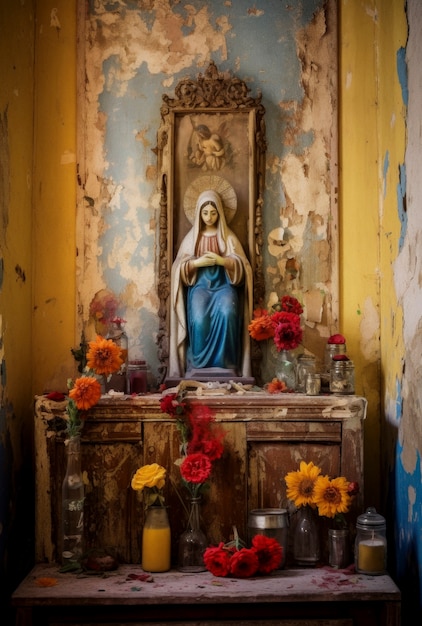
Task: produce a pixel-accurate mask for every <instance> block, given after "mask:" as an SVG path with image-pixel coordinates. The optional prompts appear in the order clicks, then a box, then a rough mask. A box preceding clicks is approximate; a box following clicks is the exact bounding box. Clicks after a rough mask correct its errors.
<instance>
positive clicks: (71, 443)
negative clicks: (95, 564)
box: [61, 435, 84, 565]
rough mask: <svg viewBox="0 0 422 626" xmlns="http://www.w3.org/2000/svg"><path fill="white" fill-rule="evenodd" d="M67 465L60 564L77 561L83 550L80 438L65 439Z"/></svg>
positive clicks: (63, 496) (63, 485)
mask: <svg viewBox="0 0 422 626" xmlns="http://www.w3.org/2000/svg"><path fill="white" fill-rule="evenodd" d="M66 451H67V467H66V474H65V477H64V480H63V484H62V546H61V548H62V564H63V565H66V564H69V563H78V562H79V561H80V559H81V557H82V552H83V536H84V535H83V533H84V485H83V481H82V470H81V439H80V436H79V435H77V436H75V437H70V439H68V440H67V441H66Z"/></svg>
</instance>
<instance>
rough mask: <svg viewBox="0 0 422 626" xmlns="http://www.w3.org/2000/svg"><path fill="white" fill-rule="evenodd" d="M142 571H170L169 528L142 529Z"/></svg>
mask: <svg viewBox="0 0 422 626" xmlns="http://www.w3.org/2000/svg"><path fill="white" fill-rule="evenodd" d="M142 569H144V570H145V571H146V572H167V571H168V570H169V569H170V528H148V527H144V530H143V533H142Z"/></svg>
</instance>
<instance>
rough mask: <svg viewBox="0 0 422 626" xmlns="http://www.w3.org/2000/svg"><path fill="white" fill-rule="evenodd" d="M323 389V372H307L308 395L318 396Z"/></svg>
mask: <svg viewBox="0 0 422 626" xmlns="http://www.w3.org/2000/svg"><path fill="white" fill-rule="evenodd" d="M320 391H321V374H307V376H306V388H305V393H306V395H307V396H318V395H319V393H320Z"/></svg>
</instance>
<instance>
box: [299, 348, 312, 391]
mask: <svg viewBox="0 0 422 626" xmlns="http://www.w3.org/2000/svg"><path fill="white" fill-rule="evenodd" d="M315 372H316V360H315V357H314V356H312V355H311V354H301V355H300V357H299V358H298V360H297V368H296V391H297V392H298V393H305V392H306V377H307V376H308V374H315Z"/></svg>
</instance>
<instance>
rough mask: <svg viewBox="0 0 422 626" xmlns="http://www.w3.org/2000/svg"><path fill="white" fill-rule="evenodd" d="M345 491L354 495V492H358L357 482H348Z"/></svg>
mask: <svg viewBox="0 0 422 626" xmlns="http://www.w3.org/2000/svg"><path fill="white" fill-rule="evenodd" d="M347 493H348V494H349V496H355V495H356V494H358V493H359V483H357V482H356V481H353V482H351V483H349V486H348V487H347Z"/></svg>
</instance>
